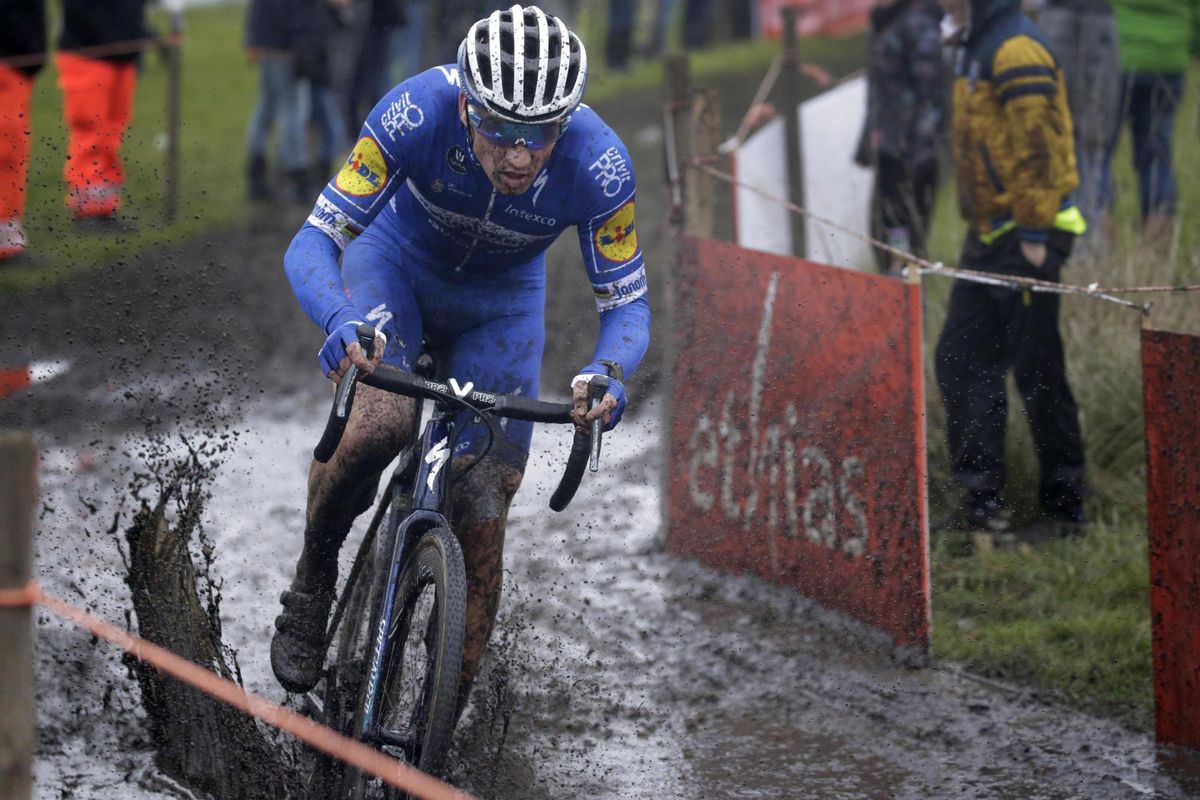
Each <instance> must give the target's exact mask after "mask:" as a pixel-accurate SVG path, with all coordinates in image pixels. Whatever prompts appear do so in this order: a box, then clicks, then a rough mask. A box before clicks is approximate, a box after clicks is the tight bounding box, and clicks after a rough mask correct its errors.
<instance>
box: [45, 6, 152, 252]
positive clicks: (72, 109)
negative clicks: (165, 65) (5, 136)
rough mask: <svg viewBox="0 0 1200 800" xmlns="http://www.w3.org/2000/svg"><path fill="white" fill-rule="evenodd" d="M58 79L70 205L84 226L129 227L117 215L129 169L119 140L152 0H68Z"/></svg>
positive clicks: (130, 103)
mask: <svg viewBox="0 0 1200 800" xmlns="http://www.w3.org/2000/svg"><path fill="white" fill-rule="evenodd" d="M62 5H63V27H62V34H61V35H60V37H59V41H58V48H59V49H58V54H57V62H58V72H59V78H58V85H59V88H61V89H62V92H63V116H64V118H65V120H66V123H67V129H68V133H69V137H68V144H67V161H66V166H65V168H64V170H63V175H64V177H65V178H66V181H67V198H66V202H67V206H68V207H69V208H70V209H71V211H72V212H74V214H75V219H76V221H77V223H80V225H81V227H87V228H95V229H105V228H119V227H128V223H126V222H122V221H121V220H119V219H118V218H117V217H116V213H117V210H118V209H119V208H120V207H121V192H122V189H123V187H124V184H125V170H124V167H123V166H122V163H121V156H120V151H121V141H122V139H123V138H124V136H125V131H126V129H127V128H128V127H129V122H130V120H131V119H132V117H133V93H134V89H135V88H136V86H137V67H138V52H137V50H136V45H135V44H133V43H136V42H137V41H138V40H140V39H143V38H144V37H145V36H146V32H145V31H146V29H145V5H146V0H63V3H62Z"/></svg>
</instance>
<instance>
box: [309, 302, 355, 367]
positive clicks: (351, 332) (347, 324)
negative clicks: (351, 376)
mask: <svg viewBox="0 0 1200 800" xmlns="http://www.w3.org/2000/svg"><path fill="white" fill-rule="evenodd" d="M362 324H363V320H362V319H359V318H358V312H357V311H355V310H353V309H350V308H347V309H343V310H342V311H339V312H338V313H337V314H335V315H334V316H333V318H332V319H331V320H330V323H329V327H328V329H327V330H328V332H329V335H328V336H327V337H326V338H325V344H323V345H321V352H320V353H319V354H318V355H317V359H318V361H320V362H321V371H322V372H323V373H324V374H325V375H329V373H331V372H336V371H337V368H338V364H340V363H341V362H342V359H343V358H345V357H346V348H347V347H349V346H350V345H351V344H352V343H353V342H357V341H358V326H359V325H362Z"/></svg>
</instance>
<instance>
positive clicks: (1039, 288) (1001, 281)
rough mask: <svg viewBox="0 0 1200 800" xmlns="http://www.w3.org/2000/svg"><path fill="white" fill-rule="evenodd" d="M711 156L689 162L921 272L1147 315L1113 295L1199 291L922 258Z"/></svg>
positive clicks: (1146, 307)
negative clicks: (1078, 282) (733, 171)
mask: <svg viewBox="0 0 1200 800" xmlns="http://www.w3.org/2000/svg"><path fill="white" fill-rule="evenodd" d="M709 160H711V156H708V157H700V158H695V159H692V160H691V161H690V162H689V163H688V166H689V167H691V168H692V169H698V170H700V171H702V172H706V173H708V174H709V175H710V176H712V177H714V178H716V179H718V180H721V181H724V182H726V183H728V184H730V185H733V186H738V187H741V188H743V189H746V190H747V191H750V192H753V193H754V194H756V195H758V196H759V197H761V198H763V199H764V200H766V201H768V202H771V203H775V204H777V205H780V206H783V207H784V208H786V209H788V210H789V211H791V212H792V213H794V214H799V215H801V216H803V217H808V218H810V219H812V220H814V221H816V222H818V223H820V224H822V225H825V226H826V227H829V228H832V229H834V230H836V231H839V232H841V233H844V234H846V235H847V236H850V237H851V238H854V239H857V240H858V241H860V242H863V243H865V244H867V245H869V246H871V247H874V248H876V249H879V250H882V251H883V252H885V253H887V254H889V255H892V256H895V257H896V258H898V259H900V260H902V261H904V262H907V263H909V264H913V265H915V266H916V267H917V268H918V272H919V273H920V274H922V275H947V276H950V277H953V278H956V279H958V280H965V281H972V282H974V283H982V284H987V285H991V286H1004V287H1007V288H1010V289H1023V290H1028V291H1033V292H1045V293H1048V294H1065V295H1082V296H1085V297H1095V298H1097V299H1099V300H1104V301H1105V302H1108V303H1113V304H1115V305H1119V306H1122V307H1124V308H1129V309H1132V310H1135V311H1139V312H1141V313H1142V314H1145V315H1148V314H1149V313H1150V305H1149V304H1138V303H1134V302H1132V301H1129V300H1123V299H1121V298H1119V297H1114V296H1113V295H1114V294H1119V293H1137V292H1142V293H1148V292H1190V291H1200V285H1190V284H1189V285H1184V286H1161V287H1160V286H1138V287H1132V288H1112V289H1110V288H1107V287H1104V288H1102V287H1100V286H1099V285H1098V284H1095V283H1092V284H1089V285H1088V286H1074V285H1072V284H1068V283H1055V282H1054V281H1045V280H1041V279H1039V278H1027V277H1023V276H1019V275H1000V274H996V273H991V272H979V271H977V270H970V269H962V268H958V267H947V266H946V265H945V264H942V263H940V262H937V263H935V262H932V261H929V260H927V259H924V258H921V257H920V256H917V255H914V254H912V253H909V252H907V251H905V250H901V249H900V248H898V247H893V246H892V245H889V244H887V243H885V242H881V241H879V240H878V239H874V238H872V237H870V236H865V235H863V234H861V233H859V232H858V231H855V230H851V229H850V228H847V227H845V226H844V225H841V224H840V223H837V222H834V221H833V220H831V219H827V218H825V217H822V216H821V215H820V214H816V213H814V212H812V211H809V210H808V209H806V208H804V207H803V206H799V205H796V204H795V203H792V202H790V201H788V200H784V199H783V198H780V197H776V196H775V195H772V194H770V193H768V192H766V191H764V190H762V189H760V188H758V187H757V186H752V185H750V184H748V183H745V182H743V181H739V180H738V179H737V178H734V177H733V176H732V175H730V174H728V173H726V172H721V171H720V170H718V169H716V168H715V167H713V166H711V165H710V164H709V163H708V161H709ZM907 270H908V267H906V268H905V271H906V272H907Z"/></svg>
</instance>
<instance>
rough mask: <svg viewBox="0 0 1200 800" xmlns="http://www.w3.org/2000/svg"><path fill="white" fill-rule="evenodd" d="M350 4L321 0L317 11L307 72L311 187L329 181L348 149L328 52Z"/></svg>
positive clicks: (344, 125)
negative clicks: (312, 134)
mask: <svg viewBox="0 0 1200 800" xmlns="http://www.w3.org/2000/svg"><path fill="white" fill-rule="evenodd" d="M351 2H352V0H324V2H321V3H320V4H319V7H318V8H317V13H318V14H319V15H320V16H319V23H320V37H319V40H317V41H318V47H319V52H318V53H317V54H316V56H315V61H316V64H315V65H314V67H313V69H311V70H310V71H309V74H310V76H311V77H310V79H309V85H310V87H311V91H312V97H311V104H312V124H313V127H314V128H315V129H316V133H317V136H316V141H317V159H316V164H315V165H314V168H313V183H312V185H313V187H318V186H320V185H321V184H323V183H325V182H326V181H327V180H329V175H330V174H331V171H332V170H333V168H334V167H335V164H336V162H338V161H340V160H341V159H342V158H344V157H345V155H346V153H345V152H344V151H347V150H349V144H350V141H349V140H350V135H349V134H348V133H347V128H346V121H345V119H343V117H342V110H341V106H340V104H339V103H338V94H337V92H336V91H335V89H334V85H333V75H332V70H331V66H330V62H331V59H330V50H331V49H332V47H333V41H334V38H335V37H336V36H337V34H338V32H339V31H340V30H341V28H342V27H344V25H345V24H346V21H345V15H347V14H348V13H349V10H350V6H351ZM313 191H315V188H314V190H313Z"/></svg>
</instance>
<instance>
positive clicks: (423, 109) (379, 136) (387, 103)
mask: <svg viewBox="0 0 1200 800" xmlns="http://www.w3.org/2000/svg"><path fill="white" fill-rule="evenodd" d="M431 73H432V74H431ZM439 81H440V83H441V84H443V85H444V84H445V83H446V81H445V79H444V77H442V76H441V75H440V74H438V73H437V72H436V71H430V72H426V73H422V74H421V75H417V76H415V77H413V78H411V79H410V80H407V81H405V82H404V83H401V84H400V85H398V86H396V87H395V88H394V89H392V91H390V92H388V94H387V95H385V96H384V98H383V99H382V100H380V101H379V103H378V104H377V105H376V106H375V108H373V109H371V113H370V114H368V115H367V119H366V121H365V122H364V123H363V126H362V130H361V132H360V133H359V137H358V140H357V141H356V142H355V144H354V150H353V151H352V152H351V153H350V157H349V158H347V159H346V163H345V164H344V165H343V166H342V168H341V169H340V170H338V172H337V174H336V175H334V177H333V178H332V179H331V180H330V181H329V183H328V184H326V186H325V188H324V189H323V190H322V191H321V195H320V197H318V198H317V203H316V205H315V206H314V208H313V210H312V213H311V214H309V216H308V220H307V222H306V223H305V225H304V226H303V227H302V228H301V229H300V231H299V232H298V233H297V234H296V236H295V238H294V239H293V240H292V243H291V246H290V247H289V248H288V251H287V254H286V255H285V256H284V270H285V271H286V273H287V276H288V280H289V281H290V282H291V285H292V289H293V291H294V292H295V293H296V297H297V299H299V301H300V305H301V307H302V308H303V309H304V311H305V313H307V314H308V316H309V317H310V318H311V319H312V320H313V321H314V322H316V323H317V324H318V325H320V326H321V327H322V329H323V330H325V332H326V333H328V332H329V330H330V326H331V325H334V324H335V323H337V322H338V321H339V320H342V319H344V318H346V317H347V316H348V315H350V314H351V313H352V312H353V307H352V306H351V305H350V303H349V302H348V301H347V299H346V295H345V290H344V288H343V285H342V276H341V271H340V269H339V268H338V259H339V258H340V256H341V251H343V250H345V249H346V246H347V245H348V244H350V242H352V241H353V240H354V239H355V238H356V237H357V236H358V235H359V234H360V233H362V232H363V231H364V230H365V229H366V227H367V226H368V225H370V224H371V221H372V220H373V219H375V217H376V215H378V214H379V212H380V211H382V210H383V209H384V208H385V207H386V206H387V204H388V202H389V201H390V200H391V198H392V196H393V195H394V194H395V193H396V190H397V189H398V188H399V187H400V186H402V185H403V183H404V180H405V178H406V177H407V174H408V165H409V164H410V163H414V160H415V159H419V158H421V156H422V153H424V152H425V151H427V150H428V148H429V147H430V146H431V141H432V130H433V128H434V127H435V124H434V122H435V120H434V116H435V109H436V108H437V101H438V100H439V99H440V100H442V103H441V105H443V106H444V105H446V103H445V98H444V97H443V98H438V97H437V95H436V91H437V89H438V88H441V87H439V83H438V82H439ZM453 110H454V111H455V113H457V110H456V109H453Z"/></svg>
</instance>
